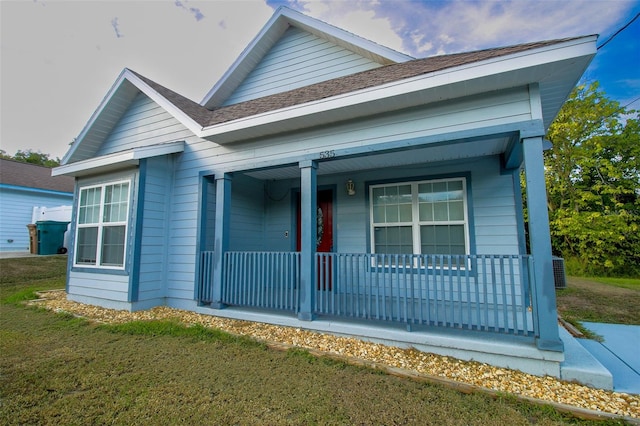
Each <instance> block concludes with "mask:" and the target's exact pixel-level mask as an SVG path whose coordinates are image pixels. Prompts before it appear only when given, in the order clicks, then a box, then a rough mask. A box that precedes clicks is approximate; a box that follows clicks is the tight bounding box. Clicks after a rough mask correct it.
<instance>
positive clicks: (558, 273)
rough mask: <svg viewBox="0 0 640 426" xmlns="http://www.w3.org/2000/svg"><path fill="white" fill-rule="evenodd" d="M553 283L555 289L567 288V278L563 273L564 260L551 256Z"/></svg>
mask: <svg viewBox="0 0 640 426" xmlns="http://www.w3.org/2000/svg"><path fill="white" fill-rule="evenodd" d="M553 281H554V283H555V285H556V288H567V277H566V273H565V271H564V259H563V258H561V257H557V256H553Z"/></svg>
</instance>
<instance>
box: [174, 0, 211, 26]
mask: <svg viewBox="0 0 640 426" xmlns="http://www.w3.org/2000/svg"><path fill="white" fill-rule="evenodd" d="M186 3H189V0H184V1H181V0H175V1H174V4H175V5H176V6H178V7H179V8H180V9H182V10H185V11H187V12H189V13H191V14H192V15H193V17H194V18H196V21H201V20H202V19H204V14H203V13H202V11H200V9H198V8H197V7H187V5H186Z"/></svg>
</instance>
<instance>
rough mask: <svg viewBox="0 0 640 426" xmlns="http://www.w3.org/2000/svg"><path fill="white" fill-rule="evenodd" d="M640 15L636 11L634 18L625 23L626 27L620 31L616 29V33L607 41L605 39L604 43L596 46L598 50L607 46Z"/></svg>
mask: <svg viewBox="0 0 640 426" xmlns="http://www.w3.org/2000/svg"><path fill="white" fill-rule="evenodd" d="M639 16H640V13H636V16H634V17H633V19H631V20H630V21H629V22H627V23H626V24H625V26H624V27H622V28H620V29H619V30H618V31H616V32H615V33H613V35H612V36H611V37H609V38H608V39H607V41H605V42H604V43H602V44H601V45H600V46H597V47H596V50H600V49H601V48H603V47H605V46H606V45H607V44H608V43H609V42H610V41H611V40H613V39H614V38H615V36H617V35H618V34H620V33H621V32H622V31H624V30H625V29H626V28H627V27H628V26H629V25H631V24H632V23H633V21H635V20H636V19H638V17H639Z"/></svg>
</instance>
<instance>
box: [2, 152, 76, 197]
mask: <svg viewBox="0 0 640 426" xmlns="http://www.w3.org/2000/svg"><path fill="white" fill-rule="evenodd" d="M0 184H3V185H12V186H20V187H25V188H37V189H44V190H48V191H57V192H68V193H70V194H72V193H73V191H74V184H75V179H73V178H72V177H70V176H56V177H52V176H51V168H49V167H44V166H39V165H36V164H30V163H22V162H19V161H13V160H6V159H0Z"/></svg>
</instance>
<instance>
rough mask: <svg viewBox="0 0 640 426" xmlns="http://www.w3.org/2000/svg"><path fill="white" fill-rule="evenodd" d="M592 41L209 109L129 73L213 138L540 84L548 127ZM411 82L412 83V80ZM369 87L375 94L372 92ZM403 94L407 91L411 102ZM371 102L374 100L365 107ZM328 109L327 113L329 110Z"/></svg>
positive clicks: (457, 58) (439, 60) (428, 61)
mask: <svg viewBox="0 0 640 426" xmlns="http://www.w3.org/2000/svg"><path fill="white" fill-rule="evenodd" d="M595 40H596V36H584V37H572V38H564V39H558V40H547V41H540V42H534V43H525V44H519V45H514V46H506V47H499V48H493V49H484V50H479V51H474V52H465V53H457V54H450V55H442V56H435V57H429V58H424V59H415V60H411V61H407V62H404V63H398V64H391V65H386V66H383V67H380V68H375V69H371V70H368V71H363V72H359V73H356V74H351V75H348V76H345V77H339V78H335V79H331V80H327V81H323V82H320V83H316V84H311V85H309V86H305V87H301V88H298V89H293V90H289V91H286V92H282V93H277V94H274V95H269V96H265V97H262V98H258V99H253V100H249V101H245V102H241V103H238V104H233V105H229V106H224V107H220V108H215V109H213V110H208V109H206V108H204V107H203V106H201V105H199V104H196V103H195V102H193V101H191V100H189V99H187V98H185V97H183V96H181V95H179V94H178V93H176V92H174V91H172V90H170V89H167V88H166V87H164V86H162V85H160V84H157V83H155V82H154V81H152V80H150V79H148V78H146V77H143V76H141V75H139V74H137V73H135V72H132V73H133V74H134V75H135V76H136V77H137V78H138V79H139V80H140V81H142V82H144V84H145V85H147V86H149V87H150V88H152V89H153V91H154V92H156V93H157V94H159V95H161V96H162V97H163V98H164V99H166V100H167V101H168V102H169V103H171V104H172V105H174V106H175V107H176V108H178V109H180V110H181V112H183V113H184V114H185V115H186V116H188V117H189V119H190V121H191V122H192V123H193V125H194V126H195V127H198V128H200V129H201V131H199V132H197V133H196V134H198V135H199V136H201V137H204V138H211V140H213V141H215V142H216V143H227V142H231V141H234V140H238V139H240V138H242V137H244V138H251V137H256V136H266V135H268V134H271V133H275V132H282V131H287V130H295V129H297V128H300V127H303V126H309V125H310V124H309V123H310V121H309V120H306V121H305V123H293V120H294V119H296V118H299V117H302V116H308V115H309V114H315V115H316V117H320V116H321V115H323V114H324V118H323V119H322V120H324V121H322V122H336V121H339V120H345V119H351V118H357V117H361V116H363V115H371V114H373V113H379V112H387V111H390V110H392V109H393V108H396V109H400V108H407V107H410V106H414V105H417V104H419V103H425V102H429V101H431V102H433V101H435V100H446V99H447V96H449V98H453V97H456V96H466V95H472V94H475V93H480V92H483V91H484V92H486V91H491V90H499V89H502V88H510V87H515V86H523V85H528V84H531V83H541V86H542V87H541V94H542V97H543V104H542V109H543V115H544V117H542V118H543V122H544V126H545V127H548V126H549V125H550V124H551V121H552V119H553V118H554V117H555V115H556V114H557V112H558V110H559V109H560V107H561V106H562V103H563V102H564V100H565V99H566V97H567V96H568V95H569V93H570V91H571V89H572V88H573V87H574V86H575V84H576V82H577V81H578V79H579V78H580V76H581V75H582V73H583V72H584V69H586V67H587V66H588V64H589V62H590V61H591V58H592V57H593V55H594V54H595ZM454 74H455V76H454ZM417 81H419V84H414V83H416V82H417ZM471 82H474V84H471ZM455 84H457V89H456V90H447V91H446V92H447V93H446V94H443V93H435V92H434V91H437V90H438V88H439V87H444V86H446V85H449V86H452V85H455ZM418 86H419V89H420V90H421V92H420V93H419V94H418V92H417V91H416V90H417V87H418ZM429 90H431V91H432V92H434V93H432V95H431V96H429V94H428V93H427V92H428V91H429ZM372 92H376V93H375V95H372ZM441 92H442V91H441ZM410 93H413V95H412V98H411V99H409V97H410ZM400 97H403V98H402V102H395V103H394V106H392V103H391V102H388V101H389V100H391V99H392V98H395V100H398V99H399V98H400ZM430 97H432V98H433V99H429V98H430ZM365 103H368V107H367V108H364V106H365ZM373 103H377V105H375V106H374V107H373V108H372V106H373ZM334 104H335V106H333V105H334ZM332 108H333V109H335V111H334V113H333V114H331V113H330V112H329V111H330V110H331V109H332ZM338 109H340V110H339V112H337V111H338ZM322 122H320V121H316V122H315V123H312V124H322ZM251 126H254V127H255V128H254V129H253V130H252V131H249V130H246V129H247V128H249V127H251Z"/></svg>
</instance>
